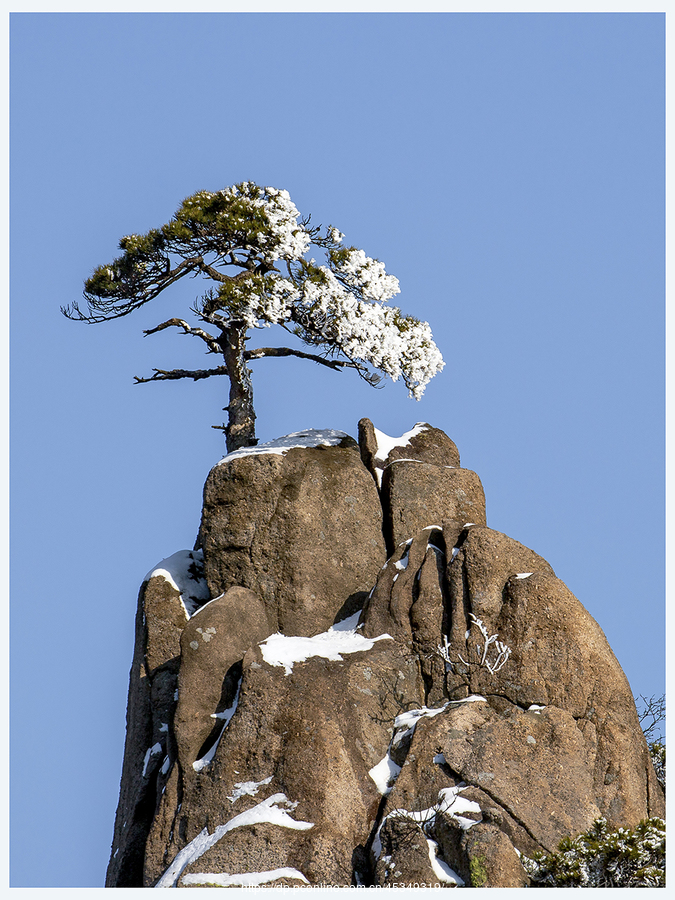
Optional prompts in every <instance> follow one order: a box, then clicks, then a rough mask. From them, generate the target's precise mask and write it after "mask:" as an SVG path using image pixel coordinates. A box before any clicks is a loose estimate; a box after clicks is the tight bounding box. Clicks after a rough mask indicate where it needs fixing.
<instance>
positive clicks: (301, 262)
mask: <svg viewBox="0 0 675 900" xmlns="http://www.w3.org/2000/svg"><path fill="white" fill-rule="evenodd" d="M343 237H344V235H343V234H341V233H340V232H339V231H338V230H337V229H336V228H334V227H332V226H329V227H328V228H326V229H323V230H322V228H321V227H320V226H319V227H315V226H312V225H311V223H310V218H309V217H308V218H305V219H300V214H299V212H298V210H297V208H296V207H295V205H294V204H293V202H292V200H291V198H290V196H289V195H288V192H287V191H282V190H277V189H276V188H272V187H259V186H258V185H256V184H254V183H253V182H242V183H241V184H237V185H234V186H233V187H228V188H225V189H224V190H221V191H217V192H215V193H212V192H209V191H199V192H198V193H196V194H193V195H192V196H190V197H188V198H187V199H186V200H184V201H183V203H182V204H181V206H180V208H179V209H178V210H177V212H176V213H175V215H174V216H173V218H172V219H171V220H170V221H169V222H168V223H167V224H166V225H163V226H162V227H161V228H156V229H152V230H151V231H149V232H148V233H147V234H145V235H137V234H132V235H128V236H126V237H123V238H122V240H121V241H120V243H119V248H120V250H122V251H123V253H122V255H121V256H119V257H118V258H117V259H115V260H114V261H113V262H112V263H110V264H108V265H103V266H99V267H98V268H97V269H96V270H95V272H94V274H93V275H92V276H91V278H89V279H88V280H87V281H86V282H85V290H84V297H85V300H86V301H87V305H88V310H87V311H86V312H83V311H82V310H80V308H79V306H78V304H77V303H74V304H72V305H71V306H69V307H66V308H64V309H63V310H62V311H63V313H64V315H66V316H67V317H68V318H71V319H75V320H79V321H84V322H90V323H93V322H103V321H106V320H108V319H115V318H119V317H121V316H126V315H128V314H129V313H131V312H133V311H134V310H135V309H138V308H139V307H140V306H142V305H143V304H145V303H148V302H149V301H150V300H153V299H154V298H155V297H157V296H158V295H159V294H160V293H162V291H164V290H166V289H167V288H168V287H170V286H171V285H172V284H174V283H175V282H177V281H178V280H180V279H181V278H184V277H186V276H196V275H197V276H198V275H202V276H205V277H206V278H207V279H209V280H210V281H212V282H214V283H215V284H214V285H213V286H211V287H210V288H209V289H208V290H207V291H206V293H205V294H203V296H201V297H200V298H199V299H198V300H197V301H196V303H195V305H194V306H193V307H192V308H191V309H192V312H193V313H194V315H195V316H196V317H197V319H198V320H199V322H200V323H203V324H205V325H206V326H208V328H209V330H205V329H204V328H202V327H195V326H193V325H190V324H188V322H187V321H185V320H184V319H182V318H171V319H168V320H167V321H165V322H162V323H161V324H159V325H157V327H156V328H152V329H150V330H148V331H146V332H145V334H154V333H156V332H158V331H162V330H164V329H165V328H170V327H175V328H179V329H181V330H182V332H183V333H185V334H191V335H193V336H195V337H198V338H199V339H200V340H202V341H203V342H204V343H205V344H206V348H207V353H214V354H216V355H219V356H221V357H222V359H223V364H222V365H219V366H217V367H216V368H211V369H196V370H185V369H172V370H165V369H153V375H152V376H150V377H149V378H139V377H136V379H135V380H136V382H137V383H143V382H148V381H163V380H171V379H178V378H192V379H194V380H195V381H196V380H199V379H201V378H208V377H210V376H212V375H227V376H228V377H229V380H230V396H229V405H228V406H227V407H225V410H226V411H227V413H228V423H227V425H226V426H225V425H223V426H213V427H217V428H222V429H223V430H224V431H225V434H226V438H227V449H228V452H231V451H233V450H236V449H238V448H240V447H247V446H253V445H255V444H256V443H257V442H256V437H255V412H254V409H253V386H252V382H251V372H250V369H249V368H248V365H247V363H249V362H250V361H251V360H254V359H260V358H262V357H265V356H267V357H274V356H276V357H280V356H297V357H300V358H302V359H308V360H312V361H314V362H315V363H319V364H321V365H323V366H328V367H329V368H331V369H335V370H340V369H343V368H350V369H354V370H355V371H356V372H357V373H358V374H359V375H360V376H361V377H363V378H365V379H366V380H367V381H368V382H369V383H370V384H372V385H376V384H377V383H378V382H379V381H380V380H381V376H380V375H379V374H378V372H381V373H383V374H385V375H388V376H389V377H390V378H391V379H392V380H393V381H396V380H398V379H399V378H402V379H403V382H404V383H405V385H406V387H407V388H408V392H409V396H411V397H414V398H415V399H417V400H419V399H420V397H421V396H422V394H423V392H424V388H425V387H426V385H427V383H428V382H429V380H430V379H431V378H432V377H433V376H434V375H435V374H437V373H438V372H440V371H441V369H442V368H443V365H444V363H443V359H442V357H441V354H440V352H439V350H438V348H437V347H436V345H435V343H434V342H433V339H432V336H431V330H430V328H429V325H428V324H427V323H426V322H420V321H419V320H418V319H415V318H413V317H412V316H405V315H403V314H402V313H401V311H400V310H399V309H397V308H396V307H391V306H387V305H386V304H387V302H388V301H389V300H390V299H391V298H392V297H393V296H395V295H396V294H397V293H399V284H398V279H396V278H395V277H394V276H392V275H388V274H387V273H386V271H385V267H384V265H383V264H382V263H381V262H379V261H378V260H376V259H371V258H370V257H368V256H366V254H365V253H364V252H363V250H359V249H357V248H356V247H346V246H344V244H343ZM312 246H314V247H316V248H318V249H320V250H323V251H324V253H325V257H326V259H325V264H324V265H318V264H317V263H316V261H315V260H314V259H311V258H310V259H307V254H308V252H309V250H310V248H311V247H312ZM271 325H278V326H280V327H281V328H283V329H285V330H286V331H288V332H290V333H292V334H294V335H295V336H296V337H298V338H299V339H300V340H301V341H302V342H303V343H304V344H306V345H308V346H309V347H312V348H315V349H316V350H317V352H315V353H311V352H305V351H301V350H297V349H292V348H290V347H261V348H257V349H254V350H247V349H246V342H247V340H248V339H249V331H250V330H251V329H254V328H263V327H269V326H271Z"/></svg>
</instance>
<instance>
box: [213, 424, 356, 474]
mask: <svg viewBox="0 0 675 900" xmlns="http://www.w3.org/2000/svg"><path fill="white" fill-rule="evenodd" d="M346 437H349V435H348V434H346V433H345V432H344V431H334V430H333V429H332V428H325V429H323V430H317V429H316V428H308V429H306V430H305V431H295V432H293V434H285V435H284V436H283V437H279V438H275V439H274V440H273V441H266V442H265V443H264V444H257V445H256V446H255V447H241V448H240V449H239V450H233V451H232V453H228V454H227V456H224V457H223V458H222V459H221V460H220V462H219V463H218V465H219V466H220V465H222V464H223V463H224V462H230V460H232V459H237V458H238V457H240V456H258V455H259V454H261V453H275V454H277V455H278V456H283V455H284V453H287V452H288V451H289V450H293V449H295V448H296V447H335V446H337V445H338V444H340V443H341V442H342V441H343V440H344V439H345V438H346Z"/></svg>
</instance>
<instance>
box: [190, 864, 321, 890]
mask: <svg viewBox="0 0 675 900" xmlns="http://www.w3.org/2000/svg"><path fill="white" fill-rule="evenodd" d="M280 878H288V879H289V880H290V879H295V880H296V881H304V883H305V884H309V881H307V879H306V878H305V876H304V875H303V874H302V872H300V871H299V870H298V869H293V868H291V867H289V866H285V867H284V868H282V869H271V870H268V871H265V872H241V873H240V874H238V875H228V874H227V873H226V872H196V873H195V874H194V875H183V878H182V880H181V884H202V885H209V884H213V885H216V887H257V886H258V885H260V884H269V883H270V882H271V881H278V880H279V879H280Z"/></svg>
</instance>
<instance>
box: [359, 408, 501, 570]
mask: <svg viewBox="0 0 675 900" xmlns="http://www.w3.org/2000/svg"><path fill="white" fill-rule="evenodd" d="M397 442H398V443H397ZM359 444H360V450H361V458H362V459H363V461H364V464H365V465H366V466H368V468H369V469H370V471H371V473H372V475H373V477H374V478H375V480H376V482H377V483H378V485H379V488H380V499H381V502H382V513H383V517H384V536H385V541H386V544H387V554H388V555H389V556H391V554H392V553H394V551H395V550H396V548H397V547H398V545H399V544H400V543H401V542H403V541H407V540H408V539H409V538H411V537H412V536H413V535H414V534H415V533H416V532H417V531H419V529H420V528H424V527H425V526H427V525H438V524H440V523H442V522H447V521H449V520H451V521H454V522H460V523H462V524H466V523H469V522H471V523H475V524H478V525H485V523H486V519H485V494H484V492H483V485H482V484H481V481H480V478H479V477H478V475H476V473H475V472H472V471H471V470H470V469H462V468H460V465H459V452H458V450H457V447H456V446H455V444H454V443H453V441H451V440H450V438H449V437H448V436H447V435H446V434H444V433H443V432H442V431H440V430H439V429H438V428H432V426H431V425H427V423H426V422H418V423H417V425H415V427H414V428H413V429H412V430H411V431H409V432H407V433H406V434H404V435H403V436H402V437H401V438H391V437H389V436H388V435H386V434H383V433H382V432H381V431H378V430H377V429H376V428H375V427H374V425H373V423H372V422H371V421H370V419H361V421H360V422H359Z"/></svg>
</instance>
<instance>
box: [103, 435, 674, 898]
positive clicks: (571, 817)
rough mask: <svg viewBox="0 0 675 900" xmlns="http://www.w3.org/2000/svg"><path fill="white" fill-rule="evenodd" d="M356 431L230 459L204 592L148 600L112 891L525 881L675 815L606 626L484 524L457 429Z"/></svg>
mask: <svg viewBox="0 0 675 900" xmlns="http://www.w3.org/2000/svg"><path fill="white" fill-rule="evenodd" d="M359 431H360V442H361V457H360V456H359V453H358V452H357V450H356V445H355V443H354V442H353V441H352V442H349V441H346V440H343V441H342V442H341V443H342V446H336V445H333V446H324V447H311V446H304V447H299V448H298V447H296V448H295V449H288V450H287V451H286V452H284V453H283V454H273V453H259V454H249V455H246V454H244V455H241V456H238V457H235V458H234V459H232V460H230V461H226V462H225V463H223V464H221V466H219V467H216V469H215V470H214V471H213V472H212V473H211V475H210V476H209V481H208V482H207V486H206V488H205V505H204V514H203V517H202V527H201V530H200V538H199V545H200V548H201V549H200V550H198V551H191V552H189V553H187V554H183V555H180V554H176V558H178V557H180V559H181V560H182V562H183V564H184V566H188V568H189V570H190V572H191V579H192V580H190V578H188V576H187V575H186V574H185V572H183V573H182V574H181V573H180V572H178V571H176V572H173V573H172V572H166V573H165V574H164V575H161V574H157V573H159V572H164V569H157V570H155V572H153V573H151V575H150V576H149V578H148V580H147V581H146V583H145V584H144V586H143V588H142V590H141V594H140V597H139V611H138V615H137V632H136V649H135V655H134V662H133V665H132V672H131V679H130V691H129V706H128V726H127V729H128V730H127V744H126V749H125V762H124V771H123V777H122V787H121V792H120V805H119V809H118V815H117V821H116V826H115V838H114V844H113V855H112V857H111V861H110V865H109V869H108V878H107V884H108V885H109V886H141V885H143V886H147V887H151V886H176V887H193V886H204V885H211V886H234V885H242V884H258V883H260V884H276V885H281V884H287V885H302V884H304V883H309V884H322V883H323V884H340V885H347V884H352V883H354V884H379V885H393V884H405V885H407V884H419V885H441V886H446V887H449V886H453V885H458V884H459V885H461V884H465V885H467V886H473V887H522V886H527V885H529V879H528V876H527V874H526V873H525V870H524V869H523V866H522V865H521V863H520V858H519V854H524V855H525V856H532V855H533V854H534V853H535V852H537V851H538V850H551V849H553V848H554V847H555V846H556V845H557V843H558V841H559V840H560V839H561V838H562V837H563V836H565V835H567V834H573V833H576V832H580V831H582V830H584V829H586V828H587V827H588V826H589V825H590V824H591V823H592V821H593V820H594V819H595V818H597V817H598V816H600V815H602V816H605V817H606V818H607V819H608V820H609V822H610V823H611V824H612V825H623V826H632V825H635V824H636V823H637V822H638V821H639V820H640V819H642V818H645V817H646V816H648V815H663V814H664V801H663V792H662V789H661V787H660V786H659V785H658V783H657V781H656V778H655V775H654V772H653V768H652V764H651V761H650V758H649V753H648V750H647V746H646V743H645V740H644V736H643V734H642V731H641V729H640V724H639V721H638V718H637V713H636V710H635V705H634V702H633V698H632V694H631V691H630V687H629V685H628V683H627V681H626V679H625V676H624V675H623V672H622V671H621V668H620V666H619V663H618V662H617V660H616V658H615V657H614V655H613V653H612V651H611V649H610V648H609V646H608V644H607V641H606V639H605V637H604V635H603V633H602V630H601V629H600V627H599V626H598V625H597V623H596V622H595V621H594V620H593V618H592V617H591V616H590V615H589V614H588V612H587V611H586V610H585V609H584V608H583V606H582V605H581V604H580V603H579V601H578V600H577V599H576V598H575V597H574V596H573V595H572V594H571V593H570V591H569V590H568V589H567V588H566V587H565V585H564V584H563V583H562V582H561V581H560V580H559V579H558V578H556V576H555V573H554V572H553V570H552V569H551V567H550V565H549V564H548V563H547V562H546V561H545V560H544V559H542V558H541V557H540V556H538V555H537V554H536V553H534V552H533V551H532V550H529V549H528V548H527V547H524V546H523V545H522V544H519V543H518V542H517V541H515V540H513V539H512V538H509V537H507V536H506V535H503V534H500V533H499V532H497V531H494V530H492V529H490V528H488V527H487V526H486V525H485V524H483V522H484V518H483V522H480V521H479V522H477V523H476V524H472V525H469V526H467V524H466V519H467V505H466V504H465V505H462V504H463V503H465V501H464V500H461V498H460V496H459V487H458V486H459V484H460V483H462V484H464V485H465V486H468V487H470V488H471V490H473V491H474V493H473V494H472V495H471V496H472V497H473V500H474V501H475V503H476V506H477V507H480V508H482V509H483V510H484V501H482V500H481V499H480V498H482V488H480V491H478V487H477V486H480V482H479V481H478V480H477V476H475V481H474V480H472V476H473V475H474V473H471V472H469V470H465V469H460V468H459V455H458V454H457V453H456V448H454V444H452V442H451V441H450V440H449V439H448V438H447V437H446V436H445V435H443V434H442V432H438V431H437V429H431V428H430V427H429V426H426V425H422V426H416V428H415V429H413V431H412V432H409V433H408V435H407V436H406V435H404V436H403V438H401V439H387V441H388V444H387V442H386V441H384V438H386V436H382V435H381V433H377V432H376V430H375V429H374V428H373V426H372V423H370V422H369V421H368V420H362V421H361V423H359ZM378 434H379V437H378ZM397 440H398V441H399V443H397ZM382 447H385V448H386V449H387V453H386V455H384V457H383V455H380V456H378V452H379V451H380V450H381V448H382ZM453 448H454V450H453ZM403 454H410V457H408V458H411V459H415V460H416V461H415V462H410V463H407V462H404V461H403V460H404V459H405V458H406V457H405V456H404V455H403ZM413 454H417V455H416V456H413ZM425 454H426V457H425ZM361 459H363V462H362V461H361ZM448 459H452V460H453V462H452V463H447V462H444V461H443V460H448ZM448 465H452V466H454V468H446V467H447V466H448ZM383 467H384V468H383ZM405 467H409V473H408V475H405V472H406V471H407V470H406V468H405ZM369 470H370V471H369ZM427 470H429V471H430V473H431V474H429V476H428V478H427V477H426V476H425V478H421V477H420V476H419V475H417V474H414V473H415V472H417V473H419V472H422V473H424V472H425V471H427ZM382 471H383V472H384V474H383V476H382V477H381V499H382V506H383V508H384V509H385V516H384V524H385V531H386V530H387V528H389V541H390V542H391V543H393V542H394V536H395V535H396V536H398V537H401V540H400V541H399V542H398V544H396V545H394V549H393V552H392V553H391V555H390V557H389V559H388V560H387V562H386V565H384V566H382V563H383V562H384V549H383V542H382V518H381V516H380V514H379V509H380V506H379V501H378V496H377V495H378V489H377V487H376V484H377V483H379V482H380V475H381V473H382ZM399 471H400V472H402V473H404V474H403V476H402V480H401V484H405V485H407V486H406V488H405V491H404V490H403V488H401V490H400V491H399V492H398V493H396V491H397V490H398V488H396V481H397V478H398V474H397V473H398V472H399ZM439 473H440V474H439ZM445 473H449V474H445ZM461 473H464V474H461ZM444 478H446V479H447V480H446V481H444V480H443V479H444ZM453 478H454V481H453V480H452V479H453ZM406 479H407V481H406ZM415 479H417V481H415ZM461 479H465V480H464V481H463V482H461ZM392 484H393V488H392ZM415 484H416V485H417V486H418V487H417V493H415V491H414V490H413V485H415ZM441 484H444V485H446V486H447V490H445V489H444V491H445V492H443V491H440V489H439V490H438V491H437V492H438V493H439V494H440V499H438V497H436V496H434V497H429V496H424V491H431V490H432V487H431V486H432V485H434V486H435V487H436V488H438V485H441ZM453 485H454V487H453ZM471 485H473V487H471ZM406 491H407V492H408V493H406ZM453 492H454V493H453ZM465 494H466V495H467V496H468V495H469V494H470V490H467V491H465ZM392 497H393V498H394V500H395V502H396V503H397V504H400V505H399V506H397V507H396V508H397V509H399V511H400V515H398V519H397V523H398V524H397V525H396V528H399V526H400V528H401V529H403V530H402V531H400V532H397V531H396V530H395V529H394V527H393V525H392V519H391V518H390V519H389V525H387V516H386V509H387V504H391V501H392ZM348 498H351V499H348ZM396 498H398V499H396ZM458 498H459V499H458ZM481 503H483V506H482V507H481ZM425 510H426V511H425ZM432 512H433V516H432V517H431V520H430V521H429V520H427V519H426V515H427V514H429V515H431V513H432ZM477 519H480V516H477V515H476V514H475V508H474V511H473V513H472V515H471V517H470V518H468V521H469V522H476V520H477ZM322 534H323V536H322ZM364 536H365V537H364ZM201 550H203V554H204V560H203V568H204V571H205V572H206V578H208V589H209V590H208V591H207V589H206V579H202V580H200V575H201V571H202V570H201V557H200V553H201ZM268 550H269V554H268V555H266V553H267V551H268ZM172 559H173V558H172ZM165 563H167V564H168V561H165ZM340 563H342V565H341V564H340ZM169 568H170V567H169ZM209 592H210V593H209ZM365 592H368V595H367V599H366V600H365V605H364V606H363V610H362V612H361V613H360V617H359V615H358V614H357V615H355V616H352V618H351V619H350V620H349V621H344V622H342V624H340V625H338V626H335V627H332V626H333V623H334V622H335V621H340V619H342V618H344V617H345V616H346V615H347V614H348V613H350V612H351V611H352V608H353V607H354V606H355V605H356V604H358V603H359V601H362V600H363V598H364V597H365ZM312 595H313V596H312ZM208 596H213V597H215V599H213V600H211V601H210V602H208V603H204V601H205V600H206V599H207V598H208ZM200 604H201V605H200ZM357 621H358V626H357ZM280 632H281V633H280Z"/></svg>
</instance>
